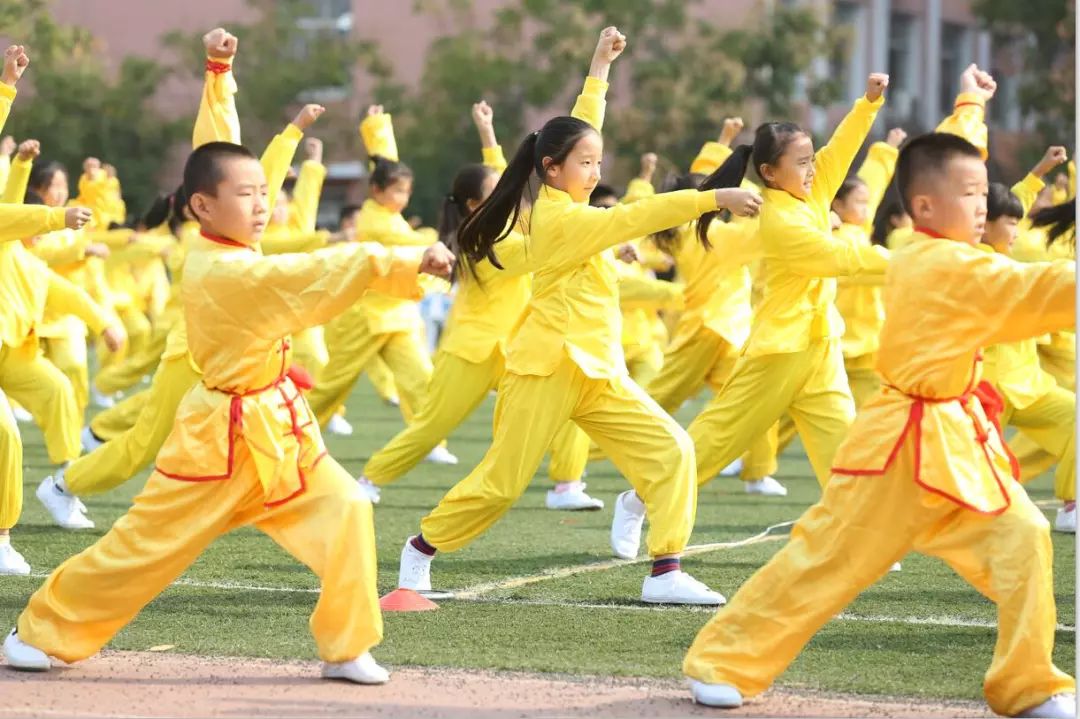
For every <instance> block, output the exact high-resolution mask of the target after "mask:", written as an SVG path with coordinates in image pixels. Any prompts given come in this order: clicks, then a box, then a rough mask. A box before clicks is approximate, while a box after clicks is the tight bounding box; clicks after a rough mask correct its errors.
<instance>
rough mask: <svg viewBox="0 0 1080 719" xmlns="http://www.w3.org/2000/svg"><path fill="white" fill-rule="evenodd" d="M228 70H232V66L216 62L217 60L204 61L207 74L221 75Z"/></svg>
mask: <svg viewBox="0 0 1080 719" xmlns="http://www.w3.org/2000/svg"><path fill="white" fill-rule="evenodd" d="M229 70H232V65H230V64H229V63H227V62H218V61H217V60H207V61H206V71H207V72H212V73H214V74H215V75H220V74H221V73H223V72H228V71H229Z"/></svg>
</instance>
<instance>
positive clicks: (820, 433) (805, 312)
mask: <svg viewBox="0 0 1080 719" xmlns="http://www.w3.org/2000/svg"><path fill="white" fill-rule="evenodd" d="M887 84H888V76H886V75H876V74H875V75H871V76H870V78H869V80H868V81H867V88H866V96H865V97H863V98H860V99H859V100H857V101H856V102H855V106H854V108H853V109H852V111H851V112H850V113H849V114H848V116H847V117H846V118H844V120H843V122H841V123H840V126H839V127H838V128H837V129H836V132H835V133H833V137H832V139H831V140H830V141H829V144H828V145H826V146H825V147H823V148H822V149H821V150H820V151H819V152H818V153H817V154H816V156H815V154H814V148H813V142H812V141H811V139H810V136H809V135H807V134H806V133H805V132H803V131H802V130H801V129H800V128H799V127H798V126H797V125H793V124H791V123H767V124H765V125H762V126H761V127H759V128H758V130H757V133H756V135H755V139H754V144H753V146H750V145H740V146H739V148H737V149H736V150H735V154H734V155H733V156H732V159H731V160H729V163H730V162H732V161H734V160H738V161H739V162H740V164H741V166H742V168H743V169H745V168H746V165H747V163H748V162H749V161H750V159H751V154H752V155H753V163H754V167H755V168H756V169H757V171H758V174H759V175H760V176H761V178H762V179H763V180H764V182H765V185H766V189H765V191H764V193H763V195H764V209H763V211H762V214H761V220H760V225H759V228H758V239H759V241H760V242H761V246H762V250H763V252H764V288H765V291H764V297H763V299H762V301H761V304H760V305H759V306H758V307H756V308H755V311H754V322H753V328H752V329H751V331H750V338H749V340H748V341H747V344H746V347H745V349H744V350H743V354H742V356H740V357H739V359H738V360H737V361H736V364H735V369H734V370H733V372H732V375H731V377H730V378H729V379H728V381H727V383H726V384H725V385H724V388H723V389H722V390H721V391H720V394H719V395H717V396H716V397H715V398H713V400H712V401H711V402H710V403H709V404H708V406H707V407H706V408H705V409H704V410H703V411H702V412H701V414H699V415H698V416H697V418H696V419H695V420H694V421H693V422H692V423H691V425H690V428H689V432H690V436H691V437H692V438H693V440H694V447H695V450H696V452H697V478H698V482H699V483H703V482H707V481H709V480H710V479H712V477H714V476H715V475H716V473H717V472H718V471H719V470H721V469H723V468H724V467H726V466H727V465H728V464H730V463H731V462H732V461H734V460H735V459H736V458H738V456H739V455H740V454H742V453H743V452H744V451H745V450H746V448H747V447H749V446H750V443H751V442H753V441H754V440H755V439H757V438H759V437H761V436H763V435H764V434H765V433H766V432H767V431H768V430H769V428H770V427H771V426H772V425H773V424H774V423H775V422H776V421H777V420H778V419H780V416H781V415H782V414H783V413H784V412H785V411H786V412H788V413H790V414H791V417H792V419H793V420H794V421H795V425H796V426H797V427H798V430H799V435H800V436H801V437H802V440H803V444H804V446H805V448H806V453H807V455H809V458H810V463H811V464H812V465H813V467H814V473H815V474H816V475H817V478H818V481H819V482H820V483H821V484H822V485H824V483H825V481H826V480H827V479H828V476H829V466H830V464H831V463H832V457H833V454H834V453H835V452H836V448H837V447H838V446H839V444H840V442H841V440H842V439H843V437H844V434H845V433H846V432H847V428H848V426H850V424H851V421H852V419H853V418H854V416H855V407H854V403H853V402H852V399H851V390H850V389H849V388H848V384H847V376H846V375H845V374H844V367H843V355H842V353H841V350H840V337H841V332H842V328H843V322H842V321H841V320H840V317H839V314H838V313H837V311H836V307H835V306H834V304H833V300H834V298H835V296H836V279H835V278H836V277H839V276H844V275H854V274H858V273H860V272H868V273H874V272H876V273H879V274H880V273H882V272H884V270H885V266H886V264H887V260H886V256H885V254H884V252H883V251H882V250H881V248H877V247H867V246H862V245H858V246H856V245H852V244H850V243H848V242H846V241H843V240H839V239H836V238H834V237H833V236H832V232H831V226H830V218H829V205H830V204H831V202H832V199H833V196H834V195H835V194H836V191H837V190H838V189H839V188H840V185H841V183H842V182H843V181H844V177H845V175H846V174H847V171H848V168H849V167H850V165H851V161H852V160H853V159H854V157H855V154H856V153H857V152H858V150H859V147H860V146H861V145H862V143H863V141H864V140H865V139H866V135H867V133H868V132H869V131H870V126H871V125H872V124H873V122H874V118H875V117H876V116H877V112H878V109H879V108H880V107H881V105H882V103H883V102H884V96H883V92H884V89H885V87H886V86H887ZM723 170H724V168H721V169H720V170H718V171H717V172H716V173H714V174H713V175H711V176H710V177H709V178H708V179H706V181H705V183H704V184H703V185H702V186H703V187H715V186H718V185H717V184H715V183H718V182H730V183H731V184H738V183H739V182H740V181H741V180H742V176H738V177H735V178H727V177H723V176H722V175H721V173H722V172H723ZM702 223H705V224H704V225H702ZM707 227H708V224H707V222H706V221H705V220H704V219H703V220H702V221H701V222H699V225H698V233H699V234H704V233H705V232H706V228H707Z"/></svg>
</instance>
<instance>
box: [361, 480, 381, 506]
mask: <svg viewBox="0 0 1080 719" xmlns="http://www.w3.org/2000/svg"><path fill="white" fill-rule="evenodd" d="M356 486H357V488H359V490H360V494H362V495H363V496H364V497H365V498H366V499H367V500H368V501H369V502H371V503H372V504H378V503H379V487H378V485H376V484H375V483H374V482H372V481H371V480H370V479H368V478H367V477H360V478H359V479H357V480H356Z"/></svg>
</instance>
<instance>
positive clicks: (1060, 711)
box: [1016, 693, 1076, 719]
mask: <svg viewBox="0 0 1080 719" xmlns="http://www.w3.org/2000/svg"><path fill="white" fill-rule="evenodd" d="M1016 716H1018V717H1034V718H1035V719H1076V695H1075V694H1072V693H1068V694H1055V695H1054V696H1052V697H1050V698H1049V699H1047V700H1046V701H1044V702H1043V703H1042V704H1040V705H1039V706H1036V707H1031V708H1030V709H1028V710H1027V711H1022V712H1020V713H1019V714H1017V715H1016Z"/></svg>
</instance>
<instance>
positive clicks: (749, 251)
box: [686, 219, 764, 269]
mask: <svg viewBox="0 0 1080 719" xmlns="http://www.w3.org/2000/svg"><path fill="white" fill-rule="evenodd" d="M757 231H758V223H757V222H756V221H754V220H743V219H738V220H732V221H731V222H723V221H722V220H719V219H715V220H713V221H712V224H710V225H709V233H708V234H709V244H710V245H712V249H711V250H710V252H711V253H714V254H715V255H716V256H719V257H722V258H723V259H724V264H723V266H724V267H726V268H730V269H735V268H737V267H745V266H747V265H749V264H751V263H752V262H757V261H758V260H760V259H761V258H762V257H763V256H764V248H763V247H762V244H761V242H760V241H759V240H758V237H757ZM686 241H687V242H697V238H696V237H693V236H691V237H689V238H687V240H686Z"/></svg>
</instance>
